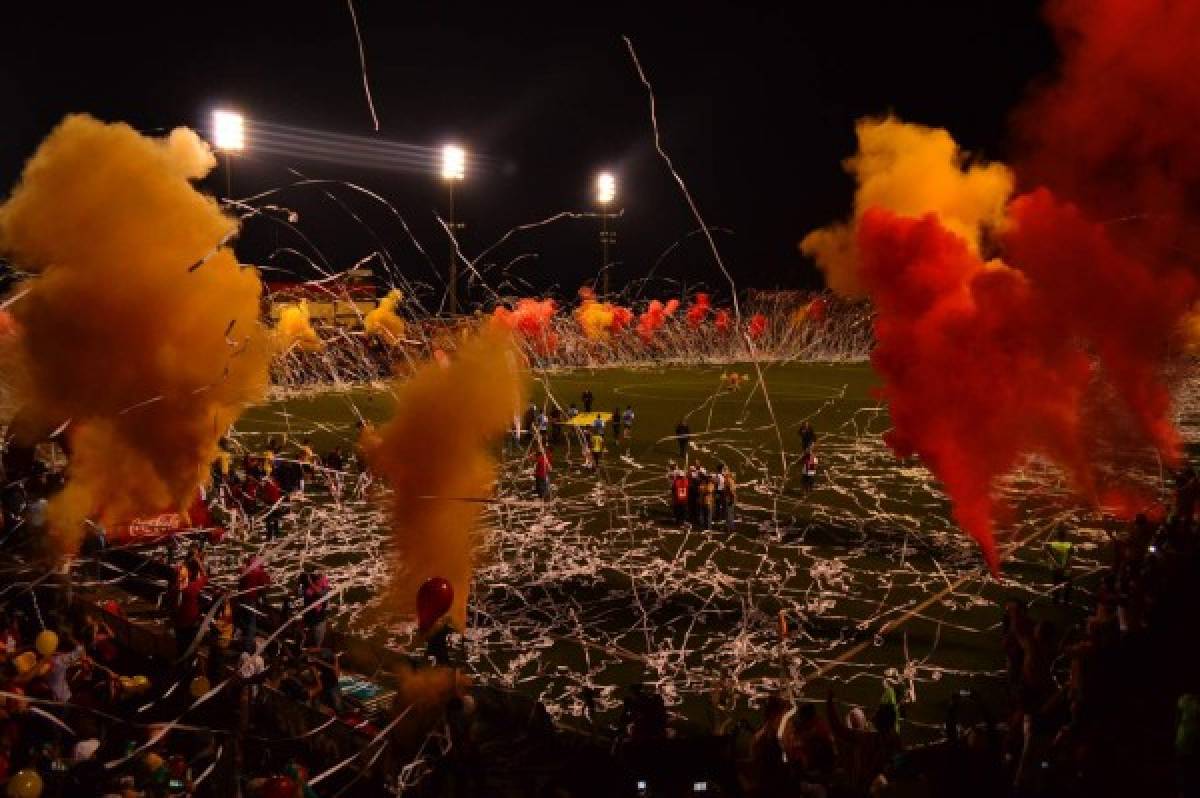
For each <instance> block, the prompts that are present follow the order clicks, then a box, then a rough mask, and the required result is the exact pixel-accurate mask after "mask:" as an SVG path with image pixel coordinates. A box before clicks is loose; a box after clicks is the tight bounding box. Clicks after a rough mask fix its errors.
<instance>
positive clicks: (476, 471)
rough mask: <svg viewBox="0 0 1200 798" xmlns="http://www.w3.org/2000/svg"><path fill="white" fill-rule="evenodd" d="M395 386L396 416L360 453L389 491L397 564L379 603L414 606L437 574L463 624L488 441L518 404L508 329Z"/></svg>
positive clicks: (490, 474) (519, 380)
mask: <svg viewBox="0 0 1200 798" xmlns="http://www.w3.org/2000/svg"><path fill="white" fill-rule="evenodd" d="M395 392H396V397H397V398H396V411H395V415H394V416H393V417H392V419H391V420H390V421H388V422H387V423H386V424H383V425H382V426H380V427H379V428H378V430H377V433H378V438H377V441H376V443H374V444H373V445H370V446H369V447H367V452H366V454H367V458H368V461H369V462H370V464H371V469H372V470H373V471H374V472H376V473H378V474H379V475H380V476H382V477H383V478H384V479H385V480H386V481H387V484H388V485H389V487H390V488H391V490H392V496H391V501H392V514H391V528H392V552H391V554H392V557H393V558H394V563H395V568H394V570H393V578H392V581H391V583H390V584H389V586H388V591H387V597H386V599H385V602H384V606H385V607H386V608H389V609H393V610H397V611H399V612H402V613H408V614H412V613H415V612H416V594H417V588H418V587H419V586H420V585H421V583H422V582H424V581H425V580H426V579H429V578H430V577H434V576H440V577H442V578H444V579H446V580H448V581H449V582H450V583H451V584H452V585H453V586H454V605H453V607H452V608H451V611H450V616H451V618H452V619H453V621H454V623H455V625H456V626H457V628H459V629H463V628H464V626H465V624H466V609H467V596H468V594H469V592H470V588H471V572H472V569H473V567H474V556H475V544H476V541H477V539H478V530H477V528H476V527H477V525H478V523H479V519H480V516H481V515H482V513H483V508H484V502H486V501H487V500H488V499H489V498H490V497H491V494H492V489H493V484H494V482H495V478H496V474H495V455H494V453H493V444H494V443H495V440H496V439H497V438H498V437H499V436H500V435H502V434H503V433H504V430H505V429H506V428H507V427H508V425H509V424H511V423H512V420H513V417H514V416H515V415H517V414H518V413H520V411H521V408H522V406H523V405H524V392H525V385H524V379H523V374H522V372H521V369H520V368H519V366H518V365H517V354H516V352H515V351H514V350H513V348H512V342H511V337H510V336H509V335H507V334H505V333H501V332H500V331H497V330H488V329H485V330H483V331H482V332H480V333H478V334H476V335H474V336H472V337H470V338H468V339H467V340H466V341H465V342H463V343H462V344H461V345H460V346H459V347H458V349H457V351H456V352H455V353H454V355H453V356H452V357H450V358H449V359H448V361H447V362H445V363H439V362H437V361H428V362H426V363H425V364H423V365H422V366H420V367H419V368H418V369H417V371H416V372H415V373H414V374H413V375H412V377H411V378H409V379H408V380H405V381H403V382H398V383H397V384H396V386H395Z"/></svg>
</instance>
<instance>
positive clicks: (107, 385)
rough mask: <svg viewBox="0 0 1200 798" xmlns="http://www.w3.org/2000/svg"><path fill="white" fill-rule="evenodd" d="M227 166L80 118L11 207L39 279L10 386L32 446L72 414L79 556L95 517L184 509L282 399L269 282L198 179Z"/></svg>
mask: <svg viewBox="0 0 1200 798" xmlns="http://www.w3.org/2000/svg"><path fill="white" fill-rule="evenodd" d="M214 163H215V161H214V159H213V157H212V154H211V153H210V152H209V151H208V148H207V146H206V145H205V144H204V143H203V142H202V141H201V140H200V139H199V137H198V136H196V134H195V133H193V132H192V131H190V130H185V129H178V130H175V131H173V132H172V133H171V134H170V135H169V136H168V137H166V138H165V139H156V138H149V137H145V136H142V135H140V134H139V133H137V132H136V131H135V130H133V129H132V128H130V127H129V126H127V125H124V124H104V123H102V122H99V121H97V120H96V119H93V118H91V117H88V116H69V117H67V118H66V119H65V120H64V121H63V122H62V123H61V124H60V125H59V126H58V127H57V128H56V129H55V130H54V131H53V132H52V133H51V134H50V135H49V136H48V137H47V138H46V140H45V141H44V142H42V145H41V146H40V147H39V148H38V151H37V152H36V153H35V154H34V156H33V158H32V159H31V160H30V161H29V163H28V164H26V167H25V171H24V174H23V176H22V178H21V182H20V183H19V184H18V185H17V187H16V189H15V190H14V192H13V194H12V196H11V198H10V199H9V200H8V201H7V202H6V203H5V204H4V205H3V206H0V252H3V253H4V254H5V255H7V256H8V257H9V258H10V259H11V260H12V261H13V262H14V263H15V264H16V265H17V266H19V267H21V268H22V269H25V270H27V271H29V272H31V273H32V274H33V277H32V278H31V279H29V280H27V281H25V282H24V283H22V284H21V285H20V286H18V288H17V289H16V291H17V292H27V293H26V294H25V295H24V296H23V297H21V298H20V299H18V300H16V301H15V302H14V303H13V304H12V305H11V308H10V309H11V312H12V315H13V317H14V318H15V319H16V321H17V322H18V323H19V324H20V327H21V335H20V336H18V337H17V338H16V339H15V347H14V352H13V360H14V365H13V368H12V370H11V373H9V374H8V375H7V376H8V377H9V379H10V380H11V385H12V388H13V391H14V394H15V396H16V398H17V402H18V404H19V406H20V408H21V410H20V413H21V416H22V421H23V424H22V430H21V431H20V433H21V434H23V436H24V437H25V438H26V441H25V442H32V441H33V440H36V439H38V438H39V437H42V436H44V435H45V434H46V433H47V432H49V431H51V430H53V429H55V428H57V427H58V426H59V425H61V424H62V423H63V422H65V421H67V420H68V419H70V420H71V425H70V427H69V430H68V434H69V436H70V439H71V444H72V447H73V454H72V457H71V464H70V470H69V474H68V482H67V486H66V488H65V490H64V491H63V492H62V493H60V494H58V495H57V496H56V497H55V498H54V500H53V501H52V502H51V505H50V510H49V519H50V523H51V526H52V528H53V529H54V530H55V531H56V532H57V533H59V534H60V535H61V536H62V540H63V546H64V548H68V549H69V548H70V547H71V546H73V545H74V542H75V541H76V540H77V537H78V535H79V532H80V528H81V521H82V519H83V518H84V517H86V516H89V515H92V514H98V515H99V517H100V518H101V520H103V521H105V522H110V523H111V522H113V521H118V520H123V519H126V518H129V517H131V516H135V515H139V514H146V513H153V512H160V511H162V510H164V509H167V508H183V507H184V506H185V505H186V504H187V503H188V502H189V501H190V498H191V496H192V495H193V493H194V491H195V489H196V486H197V485H199V484H200V483H201V482H202V481H203V480H204V478H205V476H206V473H207V468H208V465H209V463H210V462H211V461H212V459H213V458H214V457H215V456H216V451H217V445H216V444H217V440H218V439H219V438H220V436H221V435H222V434H224V432H225V430H226V429H227V427H228V426H229V425H230V423H232V422H233V421H234V419H236V418H237V416H238V414H239V413H240V412H241V409H242V408H243V407H244V406H245V405H246V404H248V403H251V402H255V401H258V400H260V399H261V398H262V397H263V396H264V395H265V393H266V387H267V364H268V359H269V356H270V347H269V345H268V341H267V334H266V331H265V330H264V328H263V327H262V325H261V324H260V323H259V320H258V316H259V296H260V294H261V290H262V286H261V283H260V282H259V279H258V275H257V273H255V272H254V271H253V270H252V269H246V268H243V267H242V266H241V265H240V264H239V263H238V262H237V260H236V258H235V257H234V255H233V252H232V251H231V250H229V249H228V248H224V247H220V248H219V247H218V245H219V244H220V243H221V242H222V241H225V240H226V239H227V238H229V237H230V236H231V235H232V234H233V232H234V231H235V229H236V226H237V224H236V222H235V220H233V219H231V218H230V217H228V216H225V215H224V214H222V213H221V212H220V210H219V209H218V207H217V204H216V202H215V201H214V200H213V199H212V198H211V197H208V196H205V195H202V194H200V193H199V192H197V191H196V190H195V189H194V188H193V187H192V185H191V183H190V182H189V181H190V180H192V179H196V178H199V177H202V176H203V175H204V174H205V173H206V172H207V171H208V170H209V169H211V168H212V166H213V164H214Z"/></svg>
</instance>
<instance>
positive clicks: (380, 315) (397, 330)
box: [363, 288, 407, 343]
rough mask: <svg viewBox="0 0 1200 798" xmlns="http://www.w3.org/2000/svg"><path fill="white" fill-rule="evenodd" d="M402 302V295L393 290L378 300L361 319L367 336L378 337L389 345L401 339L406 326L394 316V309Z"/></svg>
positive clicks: (399, 318) (402, 320) (400, 319)
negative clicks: (377, 303) (376, 304)
mask: <svg viewBox="0 0 1200 798" xmlns="http://www.w3.org/2000/svg"><path fill="white" fill-rule="evenodd" d="M403 300H404V294H402V293H400V292H399V291H397V290H396V289H394V288H393V289H392V290H391V291H389V292H388V295H387V296H385V297H384V298H383V299H381V300H379V305H378V306H376V307H375V308H374V309H373V310H371V311H370V312H368V313H367V315H366V316H364V317H363V328H364V329H365V330H366V331H367V335H378V336H379V337H380V338H383V339H384V340H386V341H388V342H390V343H395V342H396V341H399V340H400V339H401V338H403V337H404V332H405V329H406V328H407V326H406V325H405V323H404V319H402V318H401V317H400V316H399V315H397V314H396V309H397V308H398V307H399V305H400V303H401V302H402V301H403Z"/></svg>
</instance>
